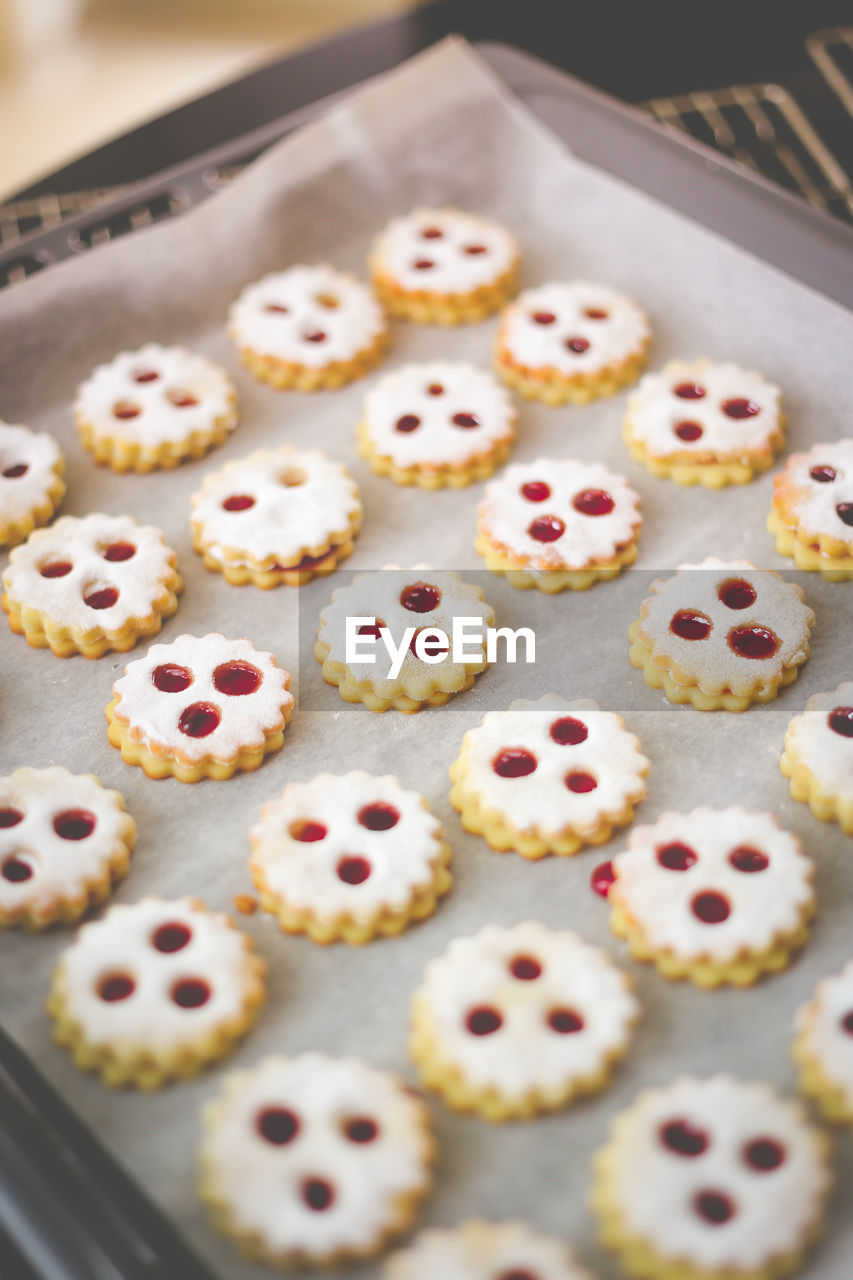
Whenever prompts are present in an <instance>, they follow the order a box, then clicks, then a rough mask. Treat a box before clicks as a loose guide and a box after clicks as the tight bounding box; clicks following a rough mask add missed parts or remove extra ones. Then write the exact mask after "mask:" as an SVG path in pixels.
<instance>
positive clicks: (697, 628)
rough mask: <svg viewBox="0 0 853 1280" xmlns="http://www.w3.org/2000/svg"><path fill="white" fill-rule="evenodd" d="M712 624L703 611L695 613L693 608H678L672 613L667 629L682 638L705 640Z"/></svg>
mask: <svg viewBox="0 0 853 1280" xmlns="http://www.w3.org/2000/svg"><path fill="white" fill-rule="evenodd" d="M712 626H713V623H712V622H711V619H710V618H706V617H705V615H704V613H697V612H696V611H695V610H693V609H679V611H678V613H674V614H673V615H672V621H671V622H670V624H669V629H670V631H671V632H672V634H673V635H675V636H680V637H681V639H682V640H707V638H708V636H709V635H710V634H711V627H712Z"/></svg>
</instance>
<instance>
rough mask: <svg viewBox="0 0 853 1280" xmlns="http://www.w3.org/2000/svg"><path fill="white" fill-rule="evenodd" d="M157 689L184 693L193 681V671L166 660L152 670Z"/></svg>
mask: <svg viewBox="0 0 853 1280" xmlns="http://www.w3.org/2000/svg"><path fill="white" fill-rule="evenodd" d="M151 679H152V680H153V681H154V687H155V689H159V690H160V692H161V693H182V692H183V691H184V689H188V688H189V687H190V685H191V684H192V682H193V677H192V672H191V671H188V670H187V668H186V667H179V666H177V664H175V663H173V662H164V663H163V664H162V666H159V667H155V668H154V670H153V671H152V672H151Z"/></svg>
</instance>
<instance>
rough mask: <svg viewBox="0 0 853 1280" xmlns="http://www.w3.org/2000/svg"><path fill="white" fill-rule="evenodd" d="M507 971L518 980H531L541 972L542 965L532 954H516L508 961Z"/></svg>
mask: <svg viewBox="0 0 853 1280" xmlns="http://www.w3.org/2000/svg"><path fill="white" fill-rule="evenodd" d="M509 971H510V973H511V974H512V976H513V977H514V978H518V980H519V981H520V982H533V981H534V980H535V979H536V978H538V977H539V976H540V974H541V973H542V966H541V964H540V963H539V961H538V960H535V959H534V958H533V956H516V957H515V959H514V960H511V961H510V966H509Z"/></svg>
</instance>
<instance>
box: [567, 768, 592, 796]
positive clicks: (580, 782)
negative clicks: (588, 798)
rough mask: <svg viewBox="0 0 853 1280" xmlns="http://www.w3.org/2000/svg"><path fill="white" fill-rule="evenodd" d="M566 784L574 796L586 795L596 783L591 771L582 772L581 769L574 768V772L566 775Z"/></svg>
mask: <svg viewBox="0 0 853 1280" xmlns="http://www.w3.org/2000/svg"><path fill="white" fill-rule="evenodd" d="M566 786H567V787H568V788H569V790H570V791H573V792H574V794H575V795H576V796H582V795H586V793H587V792H588V791H594V790H595V788H596V787H597V786H598V783H597V782H596V780H595V778H594V777H593V776H592V774H591V773H584V772H583V770H582V769H576V770H575V771H574V773H569V774H567V775H566Z"/></svg>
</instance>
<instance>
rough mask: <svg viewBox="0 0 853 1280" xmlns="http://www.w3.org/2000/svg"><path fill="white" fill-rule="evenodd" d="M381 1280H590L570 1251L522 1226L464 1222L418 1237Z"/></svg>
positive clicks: (392, 1260)
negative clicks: (454, 1226)
mask: <svg viewBox="0 0 853 1280" xmlns="http://www.w3.org/2000/svg"><path fill="white" fill-rule="evenodd" d="M382 1280H590V1273H589V1272H588V1271H587V1270H586V1268H585V1267H581V1266H580V1265H579V1263H578V1262H577V1261H576V1259H575V1258H574V1256H573V1254H572V1251H571V1250H570V1249H569V1247H568V1245H567V1244H565V1243H564V1242H563V1241H562V1240H556V1239H554V1238H552V1237H550V1236H543V1235H540V1234H539V1233H538V1232H535V1231H532V1230H531V1229H530V1228H529V1227H527V1226H525V1225H524V1223H522V1222H483V1221H480V1220H474V1221H469V1222H463V1223H462V1224H461V1225H460V1226H458V1227H456V1228H455V1229H454V1230H449V1231H448V1230H441V1229H439V1228H433V1229H432V1230H430V1231H422V1232H421V1234H420V1235H419V1236H417V1237H416V1238H415V1241H414V1243H413V1244H412V1245H410V1246H409V1248H407V1249H404V1250H402V1251H401V1252H399V1253H396V1254H393V1255H392V1256H391V1257H390V1258H389V1259H388V1261H387V1262H386V1264H385V1268H384V1270H383V1272H382Z"/></svg>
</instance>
